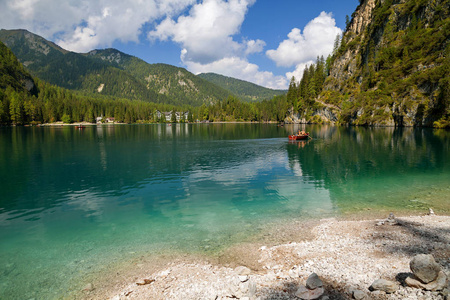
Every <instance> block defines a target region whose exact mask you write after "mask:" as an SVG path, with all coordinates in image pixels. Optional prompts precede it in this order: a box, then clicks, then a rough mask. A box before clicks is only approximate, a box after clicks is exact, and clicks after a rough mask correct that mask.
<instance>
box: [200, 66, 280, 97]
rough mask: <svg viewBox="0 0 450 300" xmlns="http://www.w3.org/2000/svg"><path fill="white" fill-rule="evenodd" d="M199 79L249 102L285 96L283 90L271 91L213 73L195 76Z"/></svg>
mask: <svg viewBox="0 0 450 300" xmlns="http://www.w3.org/2000/svg"><path fill="white" fill-rule="evenodd" d="M197 76H198V77H200V78H203V79H206V80H208V81H209V82H212V83H214V84H216V85H218V86H220V87H222V88H223V89H225V90H227V91H229V92H230V93H232V94H234V95H236V96H238V97H239V98H240V99H242V100H244V101H249V102H253V101H256V102H259V101H262V100H268V99H272V98H273V97H275V96H278V95H282V94H286V92H287V91H285V90H273V89H269V88H265V87H262V86H259V85H257V84H254V83H251V82H248V81H244V80H240V79H236V78H232V77H227V76H223V75H219V74H215V73H202V74H199V75H197Z"/></svg>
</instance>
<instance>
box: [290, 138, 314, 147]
mask: <svg viewBox="0 0 450 300" xmlns="http://www.w3.org/2000/svg"><path fill="white" fill-rule="evenodd" d="M310 141H311V140H310V139H307V140H291V139H290V140H289V144H291V145H297V147H298V149H301V148H305V146H306V145H307V144H308V143H309V142H310Z"/></svg>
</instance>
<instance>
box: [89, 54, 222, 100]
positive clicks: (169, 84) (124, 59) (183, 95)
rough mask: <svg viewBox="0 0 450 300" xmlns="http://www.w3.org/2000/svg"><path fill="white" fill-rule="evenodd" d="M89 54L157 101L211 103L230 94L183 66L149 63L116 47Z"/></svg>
mask: <svg viewBox="0 0 450 300" xmlns="http://www.w3.org/2000/svg"><path fill="white" fill-rule="evenodd" d="M88 55H89V57H91V58H94V59H96V60H98V61H101V62H107V63H108V64H110V65H111V66H114V67H116V68H120V69H123V70H125V71H127V72H128V73H129V74H131V75H132V76H133V77H135V78H136V79H137V80H139V81H140V82H142V83H143V84H145V86H146V87H147V88H148V89H149V90H152V91H154V92H155V93H157V94H158V95H159V98H160V99H163V100H160V101H159V102H165V103H172V104H178V103H183V104H190V105H195V106H199V105H201V104H209V103H214V102H216V101H218V100H224V99H226V98H227V97H228V96H230V95H231V93H230V92H229V91H227V90H225V89H223V88H221V87H219V86H217V85H215V84H213V83H211V82H209V81H207V80H204V79H202V78H199V77H197V76H195V75H194V74H192V73H190V72H188V71H187V70H186V69H183V68H179V67H175V66H171V65H167V64H148V63H146V62H145V61H143V60H142V59H139V58H137V57H134V56H130V55H127V54H125V53H122V52H120V51H118V50H116V49H105V50H94V51H91V52H89V53H88Z"/></svg>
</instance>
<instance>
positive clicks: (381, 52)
mask: <svg viewBox="0 0 450 300" xmlns="http://www.w3.org/2000/svg"><path fill="white" fill-rule="evenodd" d="M449 11H450V1H449V0H420V1H414V0H364V1H362V2H361V4H360V5H359V6H358V8H357V9H356V11H355V12H354V13H353V15H352V20H351V23H350V24H349V26H348V28H347V30H346V32H345V34H344V35H343V38H342V41H341V46H340V47H339V49H338V50H337V51H336V52H335V53H334V54H333V58H332V66H331V70H330V74H329V76H328V78H327V79H326V82H325V86H324V91H323V92H322V93H321V95H320V96H319V97H318V99H317V103H316V104H318V106H319V107H323V105H320V103H325V104H333V105H335V107H331V108H330V107H326V108H327V109H324V108H320V109H317V108H315V109H314V113H312V115H318V116H319V117H320V118H321V119H322V120H323V121H330V120H333V119H335V120H338V122H339V123H345V124H354V125H375V126H376V125H381V126H433V124H434V122H435V121H439V120H446V119H450V109H449V99H448V98H450V93H449V88H448V86H449V85H450V79H449V76H450V75H449V65H450V64H449V56H450V50H449V49H450V46H449V40H450V26H449V24H450V18H449ZM310 115H311V113H310ZM333 116H334V117H333ZM300 119H301V118H300Z"/></svg>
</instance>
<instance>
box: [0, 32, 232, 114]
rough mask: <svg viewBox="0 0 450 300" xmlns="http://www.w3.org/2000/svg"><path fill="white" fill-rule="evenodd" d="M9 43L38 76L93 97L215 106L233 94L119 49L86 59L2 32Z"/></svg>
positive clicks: (33, 37) (31, 36) (18, 34)
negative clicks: (94, 94)
mask: <svg viewBox="0 0 450 300" xmlns="http://www.w3.org/2000/svg"><path fill="white" fill-rule="evenodd" d="M0 41H2V42H4V43H5V44H6V46H8V47H9V48H10V49H11V50H12V52H13V53H14V54H15V55H16V56H17V58H18V59H19V61H20V62H22V63H23V65H24V66H25V67H26V68H27V69H28V70H29V71H30V73H31V74H32V75H33V76H36V77H38V78H40V79H42V80H45V81H47V82H49V83H51V84H55V85H57V86H60V87H64V88H67V89H73V90H81V91H85V92H88V93H96V94H102V95H110V96H114V97H121V98H127V99H132V100H143V101H148V102H154V103H166V104H173V105H184V104H188V105H194V106H200V105H202V104H209V103H214V102H216V101H219V100H224V99H226V98H227V97H228V96H229V95H231V93H230V92H228V91H226V90H224V89H222V88H220V87H219V86H216V85H214V84H212V83H210V82H208V81H206V80H204V79H201V78H199V77H197V76H195V75H194V74H192V73H190V72H188V71H187V70H185V69H182V68H177V67H174V66H170V65H165V64H148V63H146V62H145V61H143V60H141V59H139V58H136V57H133V56H130V55H127V54H125V53H122V52H120V51H118V50H116V49H106V50H94V51H91V52H89V53H85V54H80V53H75V52H70V51H67V50H64V49H62V48H61V47H59V46H57V45H56V44H54V43H52V42H50V41H47V40H45V39H44V38H42V37H40V36H37V35H35V34H33V33H30V32H28V31H26V30H3V29H2V30H0Z"/></svg>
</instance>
